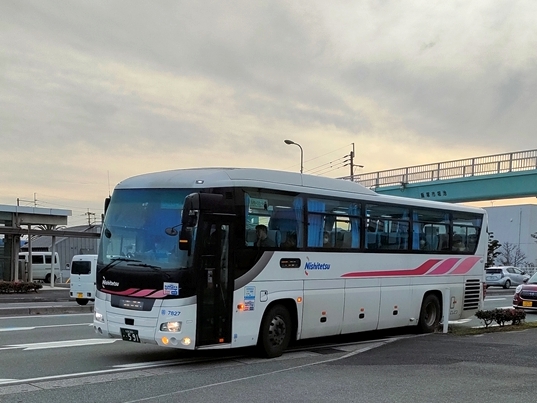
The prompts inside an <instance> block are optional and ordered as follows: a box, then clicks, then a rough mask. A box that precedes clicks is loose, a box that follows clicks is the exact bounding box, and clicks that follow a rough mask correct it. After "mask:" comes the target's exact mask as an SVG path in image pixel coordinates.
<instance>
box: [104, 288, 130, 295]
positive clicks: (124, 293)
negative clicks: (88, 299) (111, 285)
mask: <svg viewBox="0 0 537 403" xmlns="http://www.w3.org/2000/svg"><path fill="white" fill-rule="evenodd" d="M138 290H139V288H129V289H127V290H124V291H113V290H109V289H107V288H103V289H102V290H101V291H102V292H105V293H107V294H115V295H131V294H132V293H134V292H136V291H138Z"/></svg>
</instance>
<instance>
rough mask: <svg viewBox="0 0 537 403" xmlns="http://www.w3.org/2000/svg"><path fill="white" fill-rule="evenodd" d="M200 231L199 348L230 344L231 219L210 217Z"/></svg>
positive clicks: (231, 290)
mask: <svg viewBox="0 0 537 403" xmlns="http://www.w3.org/2000/svg"><path fill="white" fill-rule="evenodd" d="M200 229H201V234H199V235H201V238H200V239H201V242H197V244H198V246H199V249H198V252H197V256H198V259H199V262H200V264H199V266H198V267H199V272H198V279H199V282H198V284H199V286H198V298H197V300H198V307H197V310H198V312H197V315H198V317H197V336H196V340H197V346H206V345H214V344H221V343H231V302H232V292H233V287H232V283H231V284H230V270H229V265H230V261H231V259H230V248H229V244H230V239H231V236H233V234H232V233H231V230H232V225H231V222H230V221H229V218H228V219H227V220H226V218H223V217H219V216H207V217H206V218H204V219H203V220H202V222H201V228H200V226H198V233H199V230H200Z"/></svg>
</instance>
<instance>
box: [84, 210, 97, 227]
mask: <svg viewBox="0 0 537 403" xmlns="http://www.w3.org/2000/svg"><path fill="white" fill-rule="evenodd" d="M85 215H87V216H88V227H89V226H90V225H91V217H92V216H93V217H95V213H92V212H90V211H89V209H88V212H87V213H85Z"/></svg>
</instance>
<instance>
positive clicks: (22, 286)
mask: <svg viewBox="0 0 537 403" xmlns="http://www.w3.org/2000/svg"><path fill="white" fill-rule="evenodd" d="M41 288H43V285H42V284H39V283H32V282H26V281H0V294H9V293H12V292H20V293H24V292H32V291H34V292H37V290H39V289H41Z"/></svg>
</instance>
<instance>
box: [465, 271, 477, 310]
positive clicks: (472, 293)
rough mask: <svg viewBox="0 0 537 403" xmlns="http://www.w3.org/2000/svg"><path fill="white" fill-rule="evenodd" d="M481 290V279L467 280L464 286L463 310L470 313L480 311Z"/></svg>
mask: <svg viewBox="0 0 537 403" xmlns="http://www.w3.org/2000/svg"><path fill="white" fill-rule="evenodd" d="M480 290H481V281H480V280H479V279H471V280H466V284H465V285H464V303H463V308H462V309H463V310H464V311H470V310H473V309H479V291H480Z"/></svg>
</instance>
